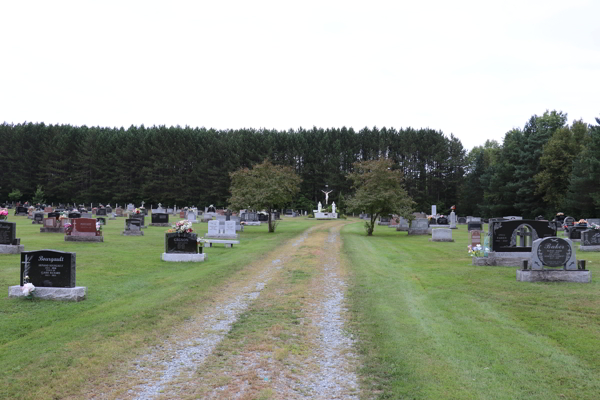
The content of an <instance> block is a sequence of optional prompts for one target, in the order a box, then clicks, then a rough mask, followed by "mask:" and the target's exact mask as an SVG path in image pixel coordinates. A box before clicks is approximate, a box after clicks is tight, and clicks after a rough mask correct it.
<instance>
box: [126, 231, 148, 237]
mask: <svg viewBox="0 0 600 400" xmlns="http://www.w3.org/2000/svg"><path fill="white" fill-rule="evenodd" d="M122 235H123V236H144V232H142V231H123V233H122Z"/></svg>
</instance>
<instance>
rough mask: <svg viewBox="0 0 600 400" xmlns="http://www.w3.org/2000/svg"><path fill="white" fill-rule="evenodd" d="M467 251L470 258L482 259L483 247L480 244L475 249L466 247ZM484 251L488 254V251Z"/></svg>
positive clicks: (469, 246)
mask: <svg viewBox="0 0 600 400" xmlns="http://www.w3.org/2000/svg"><path fill="white" fill-rule="evenodd" d="M467 249H469V254H470V255H471V257H483V256H484V254H485V253H484V250H483V247H482V246H481V245H480V244H478V245H477V246H475V247H473V246H471V245H468V246H467ZM485 251H486V252H488V251H489V249H488V248H486V249H485Z"/></svg>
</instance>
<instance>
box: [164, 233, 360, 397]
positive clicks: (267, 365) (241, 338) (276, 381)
mask: <svg viewBox="0 0 600 400" xmlns="http://www.w3.org/2000/svg"><path fill="white" fill-rule="evenodd" d="M344 224H345V223H344V222H343V221H335V222H328V223H324V224H321V225H319V226H318V227H315V229H314V230H312V231H311V232H309V233H307V234H306V235H305V236H304V238H303V240H302V241H301V242H299V243H298V245H299V244H302V246H299V247H300V249H299V251H297V252H295V253H294V254H293V255H292V256H291V257H290V258H289V259H288V261H287V262H286V263H285V265H283V268H282V272H281V274H280V275H279V276H278V277H276V278H275V279H273V281H271V283H270V285H269V287H268V288H267V289H266V290H265V292H264V293H263V294H261V297H260V298H259V299H258V300H257V301H256V302H255V303H253V305H252V306H251V308H250V309H249V310H248V311H247V312H246V313H245V314H244V315H245V319H244V320H243V321H246V322H243V323H242V326H241V327H238V328H236V329H239V330H240V332H241V333H239V332H238V334H237V335H233V337H231V338H228V339H226V340H225V341H224V342H223V343H222V344H221V345H219V346H218V349H217V352H218V354H219V356H218V357H215V356H214V355H213V356H211V357H210V359H209V360H208V361H207V363H206V365H205V368H203V370H202V371H200V372H199V373H198V374H197V377H196V379H195V380H193V381H188V382H186V383H185V384H184V385H183V386H182V387H181V389H182V391H181V394H182V395H183V394H185V395H184V396H182V397H181V398H190V399H191V398H202V399H241V400H247V399H257V398H265V399H267V398H268V399H286V400H292V399H358V393H359V385H358V378H357V376H356V374H355V372H354V371H355V370H356V369H357V365H358V359H357V357H356V356H355V355H354V354H353V352H352V345H353V342H352V339H351V337H349V335H347V334H346V332H345V330H344V325H345V321H346V309H345V305H344V301H345V293H346V289H347V284H346V282H345V268H344V265H343V260H342V259H341V257H340V249H341V239H340V235H339V230H340V228H341V227H342V226H343V225H344ZM294 276H299V277H303V276H310V277H311V278H310V279H308V280H306V281H302V280H301V281H300V282H297V281H295V280H294V278H290V277H294ZM298 309H299V310H298ZM290 312H291V313H293V314H296V315H299V318H298V319H297V320H294V319H293V318H290V319H289V320H288V321H286V316H287V317H288V318H289V315H288V314H289V313H290ZM269 313H274V315H271V316H270V317H265V314H269ZM265 318H266V319H265ZM243 324H247V326H246V327H245V328H244V326H243ZM257 327H261V329H260V331H258V332H257V330H258V329H257ZM164 398H168V396H165V397H164Z"/></svg>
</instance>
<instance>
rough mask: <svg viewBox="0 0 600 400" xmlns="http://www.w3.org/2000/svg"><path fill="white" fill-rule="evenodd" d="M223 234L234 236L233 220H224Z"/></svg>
mask: <svg viewBox="0 0 600 400" xmlns="http://www.w3.org/2000/svg"><path fill="white" fill-rule="evenodd" d="M225 235H226V236H234V235H235V221H225Z"/></svg>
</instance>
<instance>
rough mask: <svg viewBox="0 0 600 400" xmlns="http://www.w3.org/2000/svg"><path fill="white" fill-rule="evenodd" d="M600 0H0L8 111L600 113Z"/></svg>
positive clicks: (84, 119) (326, 118) (508, 120)
mask: <svg viewBox="0 0 600 400" xmlns="http://www.w3.org/2000/svg"><path fill="white" fill-rule="evenodd" d="M598 15H600V1H598V0H568V1H567V0H560V1H555V0H543V1H538V0H531V1H528V0H503V1H494V2H491V1H481V0H477V1H460V0H458V1H447V0H443V1H436V0H432V1H414V0H413V1H373V0H371V1H360V2H359V1H356V2H354V1H326V0H321V1H310V0H309V1H295V2H292V1H285V0H279V1H259V0H256V1H248V0H246V1H214V0H213V1H126V0H120V1H110V0H103V1H85V0H78V1H60V0H57V1H47V0H44V1H11V0H0V16H1V21H2V22H1V23H0V123H2V122H7V123H9V124H10V123H14V124H17V123H23V122H44V123H46V124H70V125H76V126H81V125H87V126H104V127H121V126H123V127H125V128H127V127H129V126H131V125H135V126H139V125H142V124H143V125H145V126H152V125H166V126H171V125H174V126H176V125H180V126H186V125H187V126H190V127H206V128H215V129H238V128H256V129H259V128H268V129H278V130H289V129H297V128H299V127H303V128H312V127H313V126H316V127H322V128H330V127H333V128H341V127H344V126H345V127H348V128H349V127H352V128H354V129H355V130H359V129H361V128H364V127H374V126H377V127H378V128H382V127H388V128H389V127H394V128H396V129H400V128H407V127H412V128H431V129H435V130H439V131H442V132H444V134H446V135H447V136H450V134H453V135H454V136H456V137H458V138H459V139H460V140H461V142H462V143H463V145H464V147H465V148H466V149H467V150H469V149H471V148H472V147H473V146H479V145H483V144H484V143H485V141H486V140H488V139H491V140H497V141H499V142H502V139H503V137H504V134H505V133H506V132H508V131H509V130H511V129H513V128H522V127H523V126H524V124H525V123H526V122H527V120H529V118H530V117H531V116H532V115H542V114H543V113H544V112H545V111H546V110H557V111H563V112H565V113H567V114H568V117H569V122H572V121H573V120H575V119H583V120H584V122H587V123H593V124H595V123H596V122H595V118H600V97H599V96H598V94H599V93H600V23H598V21H597V18H598Z"/></svg>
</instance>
